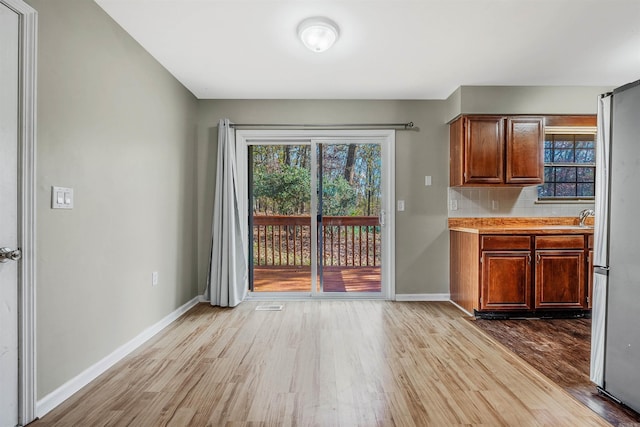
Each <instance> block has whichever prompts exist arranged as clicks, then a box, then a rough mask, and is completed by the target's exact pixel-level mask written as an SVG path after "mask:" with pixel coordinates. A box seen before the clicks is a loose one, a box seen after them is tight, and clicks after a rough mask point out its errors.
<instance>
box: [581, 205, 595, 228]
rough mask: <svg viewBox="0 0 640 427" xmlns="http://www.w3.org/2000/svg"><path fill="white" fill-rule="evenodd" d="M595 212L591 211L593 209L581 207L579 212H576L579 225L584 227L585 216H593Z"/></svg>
mask: <svg viewBox="0 0 640 427" xmlns="http://www.w3.org/2000/svg"><path fill="white" fill-rule="evenodd" d="M595 214H596V213H595V212H594V211H593V209H583V210H581V211H580V213H579V214H578V219H579V220H580V227H584V221H585V220H586V219H587V217H589V216H594V215H595Z"/></svg>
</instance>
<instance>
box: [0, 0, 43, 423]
mask: <svg viewBox="0 0 640 427" xmlns="http://www.w3.org/2000/svg"><path fill="white" fill-rule="evenodd" d="M0 3H2V4H3V5H5V6H7V7H8V8H10V9H12V10H13V11H14V12H16V13H17V14H18V16H19V19H20V72H19V76H20V86H19V91H20V92H19V102H20V105H19V111H18V120H19V133H18V141H19V142H18V194H19V201H18V209H19V214H18V218H19V222H20V224H19V225H18V241H19V247H20V249H21V250H22V260H21V261H20V267H19V269H20V270H19V278H18V286H19V288H18V298H19V301H18V307H19V310H20V312H19V314H18V328H19V330H18V340H19V341H18V347H19V348H18V357H19V364H18V371H19V372H18V388H19V390H18V421H19V423H20V425H25V424H28V423H30V422H31V421H33V420H34V419H35V403H36V357H35V355H36V353H35V346H36V345H35V333H36V327H35V320H36V313H35V308H36V246H35V243H36V227H35V224H36V169H35V165H36V72H37V38H38V13H37V12H36V10H35V9H33V8H32V7H31V6H29V5H28V4H26V3H25V2H24V1H22V0H0Z"/></svg>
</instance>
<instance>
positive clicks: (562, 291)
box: [535, 250, 585, 309]
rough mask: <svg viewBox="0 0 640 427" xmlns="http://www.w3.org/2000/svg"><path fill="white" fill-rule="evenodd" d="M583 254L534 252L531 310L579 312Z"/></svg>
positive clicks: (582, 305)
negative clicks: (533, 284)
mask: <svg viewBox="0 0 640 427" xmlns="http://www.w3.org/2000/svg"><path fill="white" fill-rule="evenodd" d="M584 270H585V262H584V250H566V251H559V250H558V251H556V250H548V251H536V277H535V294H536V297H535V298H536V299H535V308H536V309H539V308H565V309H583V308H584V306H585V304H584V303H585V295H584V291H585V282H584Z"/></svg>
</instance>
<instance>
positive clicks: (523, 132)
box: [505, 117, 544, 184]
mask: <svg viewBox="0 0 640 427" xmlns="http://www.w3.org/2000/svg"><path fill="white" fill-rule="evenodd" d="M543 123H544V119H543V118H542V117H509V118H508V119H507V143H506V147H507V160H506V163H507V173H506V176H505V182H506V183H507V184H542V183H543V181H544V125H543Z"/></svg>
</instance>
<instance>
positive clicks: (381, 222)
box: [378, 210, 386, 227]
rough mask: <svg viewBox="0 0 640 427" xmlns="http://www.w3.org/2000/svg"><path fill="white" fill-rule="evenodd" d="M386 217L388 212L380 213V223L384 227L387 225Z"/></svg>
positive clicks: (382, 211)
mask: <svg viewBox="0 0 640 427" xmlns="http://www.w3.org/2000/svg"><path fill="white" fill-rule="evenodd" d="M385 216H386V212H385V211H384V210H381V211H380V215H379V216H378V221H379V222H380V225H381V226H383V227H384V225H385V219H386V218H385Z"/></svg>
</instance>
